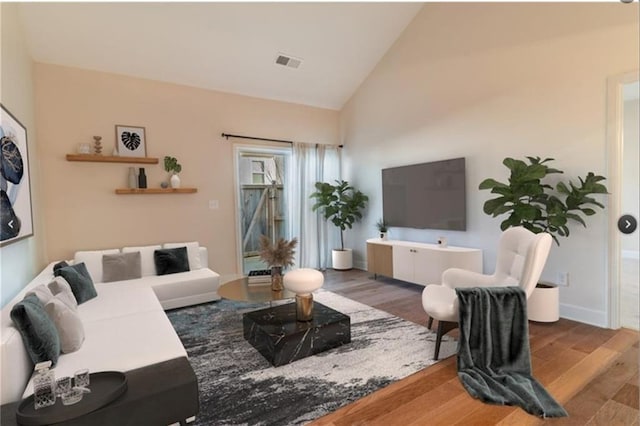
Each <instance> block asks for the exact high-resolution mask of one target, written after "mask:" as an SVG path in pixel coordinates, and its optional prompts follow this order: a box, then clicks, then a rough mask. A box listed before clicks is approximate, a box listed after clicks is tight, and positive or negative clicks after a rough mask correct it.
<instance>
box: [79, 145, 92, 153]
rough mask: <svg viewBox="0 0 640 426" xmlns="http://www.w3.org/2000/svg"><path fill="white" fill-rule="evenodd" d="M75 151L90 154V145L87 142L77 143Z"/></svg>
mask: <svg viewBox="0 0 640 426" xmlns="http://www.w3.org/2000/svg"><path fill="white" fill-rule="evenodd" d="M77 151H78V154H85V155H86V154H91V145H89V144H88V143H79V144H78V148H77Z"/></svg>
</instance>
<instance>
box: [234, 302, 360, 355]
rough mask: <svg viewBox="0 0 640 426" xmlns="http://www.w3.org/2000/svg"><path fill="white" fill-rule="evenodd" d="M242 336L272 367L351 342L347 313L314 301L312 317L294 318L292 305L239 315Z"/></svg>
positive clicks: (349, 322)
mask: <svg viewBox="0 0 640 426" xmlns="http://www.w3.org/2000/svg"><path fill="white" fill-rule="evenodd" d="M242 325H243V331H244V338H245V339H246V340H247V341H248V342H249V343H250V344H251V345H252V346H253V347H254V348H256V349H257V350H258V352H260V353H261V354H262V356H264V357H265V358H266V359H267V360H268V361H269V362H270V363H271V364H272V365H273V366H274V367H278V366H280V365H284V364H288V363H290V362H293V361H296V360H298V359H301V358H305V357H308V356H311V355H315V354H317V353H320V352H324V351H326V350H328V349H332V348H335V347H338V346H341V345H344V344H345V343H350V342H351V319H350V318H349V316H347V315H345V314H343V313H341V312H338V311H336V310H334V309H331V308H329V307H327V306H325V305H323V304H321V303H318V302H314V307H313V319H312V320H311V321H305V322H301V321H296V304H295V303H287V304H285V305H279V306H273V307H269V308H266V309H260V310H258V311H253V312H247V313H245V314H243V315H242Z"/></svg>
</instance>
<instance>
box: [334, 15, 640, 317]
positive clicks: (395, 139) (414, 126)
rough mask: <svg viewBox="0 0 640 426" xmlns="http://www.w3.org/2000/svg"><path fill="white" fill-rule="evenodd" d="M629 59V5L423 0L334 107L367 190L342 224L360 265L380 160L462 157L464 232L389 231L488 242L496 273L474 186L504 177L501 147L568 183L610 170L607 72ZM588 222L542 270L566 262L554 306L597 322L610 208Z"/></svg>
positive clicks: (632, 21) (494, 223)
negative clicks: (350, 225)
mask: <svg viewBox="0 0 640 426" xmlns="http://www.w3.org/2000/svg"><path fill="white" fill-rule="evenodd" d="M637 68H638V5H637V3H634V4H630V5H627V4H623V3H617V4H616V3H611V4H608V3H607V4H596V3H579V4H578V3H571V4H568V3H567V4H562V3H556V4H550V3H473V4H470V3H466V4H459V3H427V4H426V5H425V6H424V7H423V8H422V10H421V11H420V12H419V13H418V15H417V16H416V18H415V19H414V20H413V21H412V23H411V24H410V25H409V26H408V27H407V29H406V30H405V31H404V33H403V34H402V35H401V36H400V37H399V38H398V40H397V41H396V43H395V44H394V46H393V47H392V48H391V49H390V50H389V51H388V52H387V54H386V55H385V56H384V57H383V59H382V60H381V61H380V62H379V63H378V65H377V66H376V68H375V69H374V70H373V72H372V73H371V74H370V75H369V76H368V78H367V79H366V80H365V81H364V82H363V84H362V85H361V87H360V88H359V89H358V91H357V92H356V93H355V95H354V96H353V97H352V98H351V99H350V100H349V102H348V103H347V105H346V106H345V107H344V108H343V110H342V111H341V113H340V133H341V134H340V137H341V142H342V143H343V144H344V145H345V148H344V150H343V165H344V176H345V178H346V179H348V180H349V181H350V182H351V183H353V184H354V185H355V186H356V187H357V188H359V189H361V190H362V191H363V192H364V193H366V194H368V195H369V197H370V204H369V207H368V210H367V212H366V214H365V217H364V218H363V221H362V222H360V223H359V224H357V226H356V227H354V229H353V231H351V232H347V233H346V237H347V243H348V245H349V246H350V247H353V248H354V250H355V253H354V257H355V262H356V264H357V265H359V266H360V267H365V266H366V259H365V256H366V249H365V240H366V239H367V238H371V237H374V236H375V227H374V224H375V222H376V221H377V220H378V219H379V218H381V217H382V184H381V173H380V171H381V169H383V168H387V167H393V166H400V165H407V164H415V163H421V162H428V161H436V160H442V159H448V158H455V157H465V158H466V167H467V182H466V185H467V212H466V213H467V230H466V231H465V232H456V231H435V230H417V229H401V228H391V229H390V233H389V234H390V236H389V238H391V239H401V240H413V241H422V242H432V243H435V241H436V239H437V237H438V236H440V235H442V236H446V237H447V238H448V241H449V244H450V245H457V246H467V247H477V248H481V249H483V254H484V271H485V273H492V272H493V269H494V267H495V261H496V246H497V242H498V238H499V236H500V232H501V231H500V228H499V226H500V222H501V221H502V220H503V219H504V218H495V219H494V218H491V217H490V216H487V215H485V214H484V213H483V211H482V206H483V204H484V202H485V201H486V200H488V199H490V198H491V197H492V195H491V194H489V193H488V192H487V191H480V190H478V185H479V183H480V182H481V181H482V180H483V179H485V178H489V177H492V178H495V179H498V180H502V181H506V180H507V179H508V170H507V169H506V167H504V166H503V165H502V160H503V159H504V158H505V157H515V158H524V156H540V157H543V158H544V157H552V158H555V162H554V163H553V164H554V165H555V167H557V168H560V169H562V170H564V172H565V173H564V175H562V178H563V179H573V180H576V179H577V177H578V176H584V175H586V174H587V173H588V172H590V171H591V172H594V173H596V174H602V175H605V176H606V175H607V147H606V87H607V77H608V76H612V75H616V74H620V73H623V72H628V71H631V70H633V69H637ZM552 183H554V182H552ZM598 198H599V199H600V201H602V202H603V203H604V204H605V205H606V204H607V202H608V199H607V197H606V196H602V197H598ZM586 222H587V227H586V228H583V227H582V226H579V225H578V226H572V227H571V236H570V238H568V239H562V240H561V242H560V246H555V245H554V246H553V247H552V249H551V253H550V256H549V259H548V261H547V265H546V267H545V269H544V272H543V275H542V279H543V280H547V281H552V282H557V276H558V274H559V273H560V272H568V273H569V286H568V287H561V291H560V297H561V315H562V316H564V317H566V318H573V319H576V320H580V321H583V322H587V323H591V324H596V325H601V326H605V325H606V324H607V321H608V320H607V317H608V316H607V276H608V275H607V268H608V266H607V240H608V228H607V223H608V217H607V211H606V210H605V211H604V212H599V213H598V214H597V215H595V216H592V217H589V218H587V220H586ZM425 267H426V266H425Z"/></svg>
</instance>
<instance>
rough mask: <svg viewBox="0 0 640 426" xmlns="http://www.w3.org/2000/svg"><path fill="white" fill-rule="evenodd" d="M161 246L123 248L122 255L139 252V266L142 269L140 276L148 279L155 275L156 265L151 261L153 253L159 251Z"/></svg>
mask: <svg viewBox="0 0 640 426" xmlns="http://www.w3.org/2000/svg"><path fill="white" fill-rule="evenodd" d="M161 248H162V246H161V245H159V244H158V245H157V246H140V247H123V248H122V252H123V253H133V252H136V251H139V252H140V266H141V267H142V276H143V277H148V276H150V275H157V274H156V264H155V263H154V261H153V252H154V251H156V250H160V249H161Z"/></svg>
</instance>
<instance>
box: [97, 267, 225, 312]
mask: <svg viewBox="0 0 640 426" xmlns="http://www.w3.org/2000/svg"><path fill="white" fill-rule="evenodd" d="M105 285H107V284H105ZM117 285H122V286H127V288H131V287H151V288H153V291H154V292H155V294H156V296H157V298H158V300H159V302H160V304H161V305H162V307H163V308H164V309H172V308H176V307H179V306H185V304H174V303H172V302H173V301H177V300H180V299H183V298H187V297H190V296H194V295H197V296H203V297H205V298H203V299H201V301H200V302H191V303H204V302H206V301H210V300H216V299H219V298H220V297H219V296H217V291H218V287H219V285H220V275H219V274H217V273H216V272H213V271H212V270H211V269H208V268H203V269H198V270H197V271H187V272H178V273H175V274H168V275H156V276H154V277H145V278H143V279H139V280H128V281H120V282H118V283H117ZM102 288H103V287H102V286H101V287H100V289H102ZM98 291H101V290H98ZM122 291H123V292H124V291H128V290H124V289H123V290H122Z"/></svg>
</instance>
